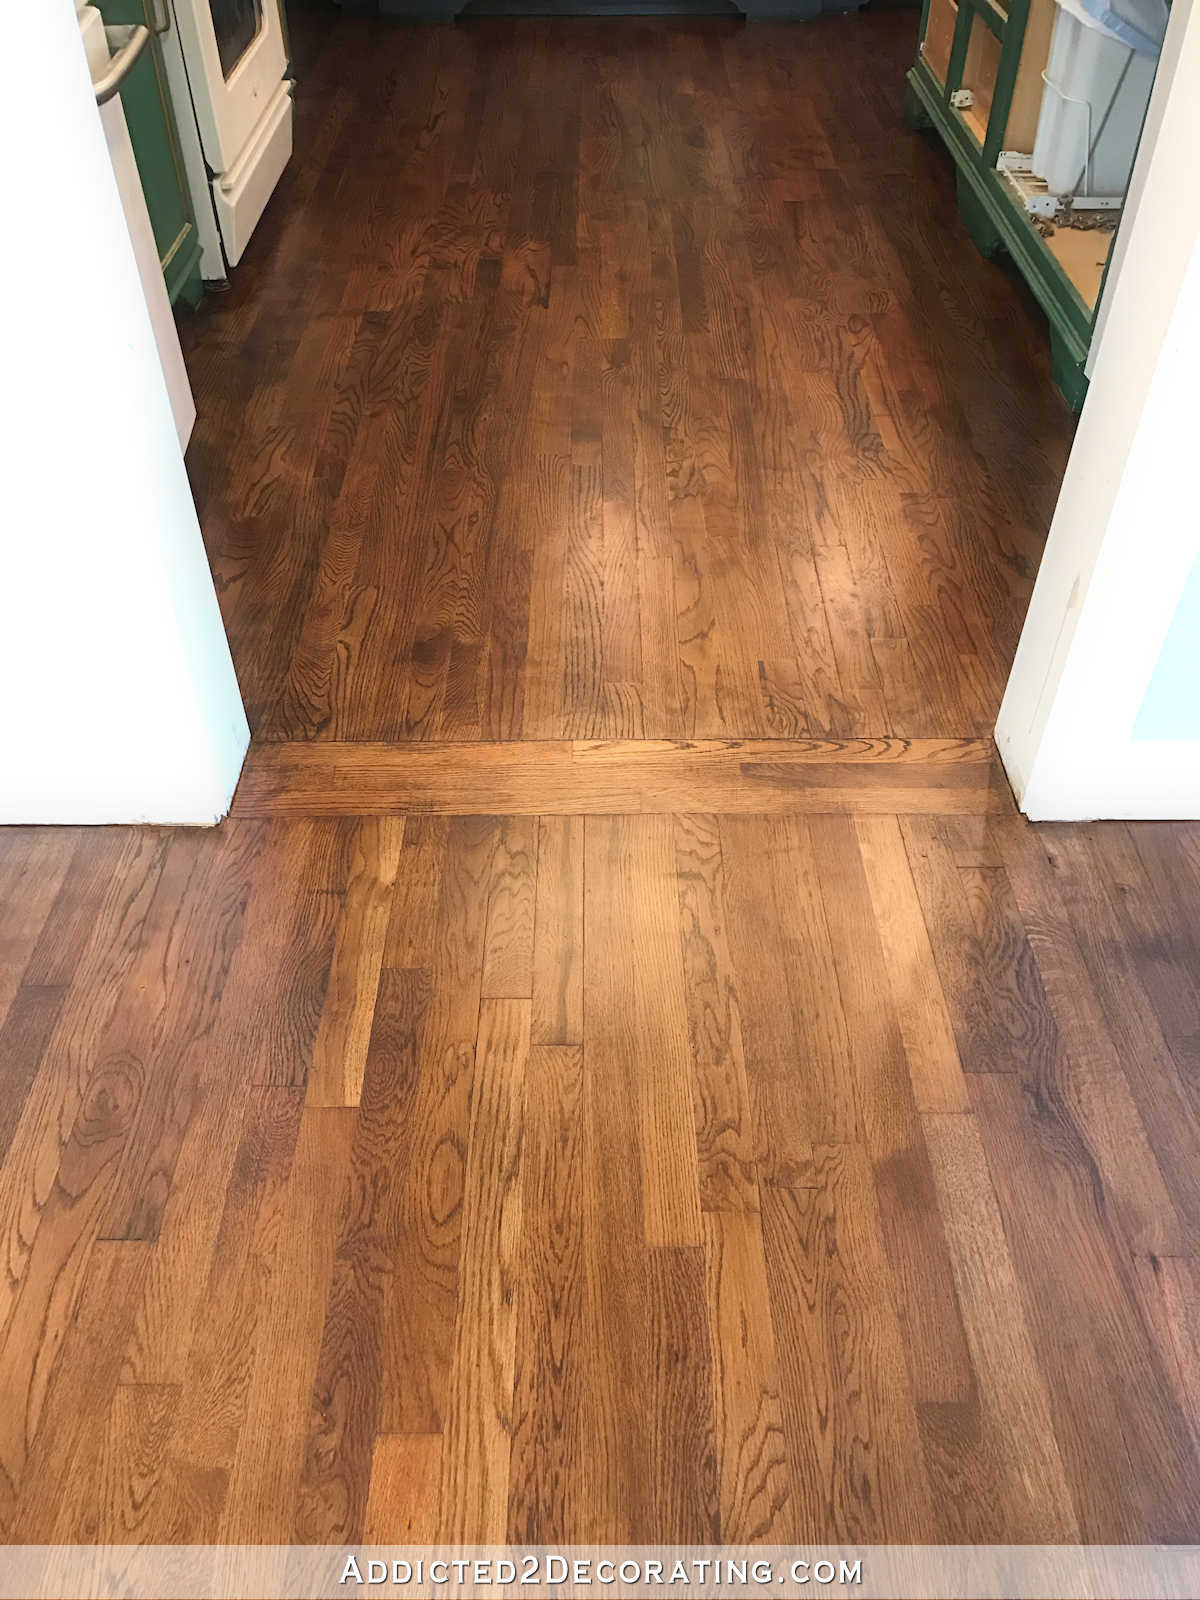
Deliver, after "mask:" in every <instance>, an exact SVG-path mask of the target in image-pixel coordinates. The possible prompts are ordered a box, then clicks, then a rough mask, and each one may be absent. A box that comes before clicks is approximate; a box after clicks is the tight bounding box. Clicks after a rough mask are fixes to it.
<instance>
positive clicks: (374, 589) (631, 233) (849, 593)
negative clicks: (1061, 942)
mask: <svg viewBox="0 0 1200 1600" xmlns="http://www.w3.org/2000/svg"><path fill="white" fill-rule="evenodd" d="M915 28H916V18H915V16H914V15H913V14H912V13H907V12H901V13H890V14H879V15H875V16H870V17H863V18H857V19H849V18H831V19H828V20H826V21H822V22H817V23H814V24H812V25H809V26H808V27H806V28H805V29H803V30H801V29H799V28H797V27H795V26H791V27H789V26H786V25H763V24H756V25H754V26H751V27H746V26H743V25H742V24H740V23H733V24H726V23H721V22H695V23H692V24H672V23H669V22H665V21H652V22H640V21H635V20H628V21H624V22H600V23H593V22H587V21H582V20H580V21H575V22H560V23H557V24H555V23H539V22H519V23H478V24H469V25H462V26H459V27H457V28H443V29H436V28H415V29H404V28H399V27H396V26H389V25H387V24H376V25H371V24H351V23H349V22H347V23H341V24H334V25H332V26H327V27H326V28H325V30H324V31H323V32H322V31H320V30H319V28H318V31H317V32H316V33H315V34H314V33H313V32H312V31H311V24H310V31H308V32H305V31H304V30H301V34H302V41H301V42H302V45H303V57H302V60H301V66H300V71H301V75H302V80H303V85H302V89H301V92H300V94H299V97H298V110H297V115H298V119H299V122H298V134H297V140H298V151H297V159H296V162H295V165H294V168H293V170H292V171H291V172H290V174H289V175H288V176H287V177H286V178H285V180H284V184H283V186H282V188H281V191H280V193H279V194H278V195H277V196H276V198H275V199H274V200H273V201H272V205H271V209H270V211H269V212H268V214H267V216H266V217H265V219H264V222H263V225H262V230H261V236H256V238H255V242H254V247H253V249H252V250H251V251H250V253H249V256H248V258H247V260H246V261H245V262H243V263H242V264H241V265H240V266H239V269H238V272H237V273H236V275H235V277H234V286H233V288H232V289H231V291H230V292H229V294H228V295H226V296H224V297H221V298H219V299H217V298H214V299H211V300H210V301H209V302H208V303H207V304H206V305H205V307H204V310H203V312H202V313H201V315H200V316H199V317H198V318H197V319H196V320H195V322H194V323H193V324H192V326H191V329H190V337H189V340H188V351H187V354H188V362H189V367H190V370H191V372H192V375H193V381H194V383H195V386H196V389H197V398H198V401H199V405H200V411H201V418H200V421H199V423H198V424H197V428H196V434H195V438H194V442H193V444H192V447H191V451H190V453H189V454H190V460H191V462H192V466H193V479H194V482H195V484H196V488H197V498H198V501H199V505H200V509H201V518H202V522H203V525H204V527H205V531H206V535H207V538H208V542H209V548H210V552H211V555H212V559H213V565H214V569H215V572H216V575H217V579H218V582H219V584H220V586H221V591H222V605H223V608H224V612H225V617H226V622H227V626H228V628H229V632H230V637H231V640H232V643H233V647H234V654H235V658H236V660H237V664H238V670H239V675H240V678H241V682H242V686H243V691H244V693H245V696H246V699H247V703H248V709H249V713H250V719H251V724H252V726H253V728H254V731H255V734H256V735H257V737H259V738H260V739H272V740H274V739H337V740H387V741H399V740H405V741H407V740H430V739H450V740H464V739H580V738H582V739H589V738H649V739H657V738H680V737H682V738H693V737H697V738H713V737H729V736H734V737H753V736H759V737H762V736H780V737H804V736H808V735H812V736H817V737H824V736H833V737H865V738H876V737H879V736H881V735H884V734H892V735H897V736H903V737H910V738H919V737H961V736H965V735H972V734H975V735H981V736H986V735H988V734H990V732H991V728H992V725H993V722H994V720H995V712H996V709H997V706H998V705H999V700H1000V694H1001V691H1002V688H1003V683H1004V679H1005V676H1006V674H1007V670H1008V665H1009V662H1010V660H1011V657H1012V653H1013V649H1014V647H1015V642H1016V637H1017V633H1018V631H1019V628H1020V624H1021V620H1022V618H1023V616H1024V610H1025V605H1026V602H1027V600H1028V596H1029V592H1030V587H1031V584H1032V579H1033V576H1034V573H1035V571H1036V567H1037V562H1038V558H1039V555H1040V551H1041V542H1042V538H1043V536H1044V532H1045V529H1046V528H1047V527H1048V526H1049V520H1050V514H1051V510H1052V508H1053V504H1054V498H1055V496H1056V494H1057V488H1058V482H1059V479H1060V477H1061V473H1062V468H1063V464H1064V461H1065V455H1066V448H1067V444H1068V441H1069V434H1070V419H1069V417H1068V414H1067V411H1066V408H1065V406H1064V405H1063V403H1062V401H1061V399H1060V398H1059V396H1058V394H1057V392H1056V391H1055V390H1054V388H1053V386H1052V384H1051V383H1050V382H1049V380H1048V354H1047V346H1046V329H1045V323H1044V320H1043V319H1042V318H1041V317H1040V316H1039V314H1038V313H1037V311H1036V308H1034V307H1032V305H1031V303H1030V302H1029V301H1028V299H1027V297H1026V296H1025V295H1024V292H1023V291H1022V290H1021V289H1020V287H1019V286H1018V284H1017V282H1016V280H1015V275H1014V276H1013V277H1009V276H1006V275H1005V274H1004V273H1003V272H1002V271H1001V270H1000V269H998V268H997V267H996V266H994V265H991V264H989V263H988V262H985V261H984V260H982V259H981V258H980V257H979V255H978V254H977V253H976V252H975V251H974V249H973V247H972V246H971V244H970V242H969V241H968V239H967V237H966V234H965V232H964V231H963V229H962V226H961V224H960V223H959V221H958V216H957V211H956V208H955V201H954V183H953V173H952V168H951V166H950V164H949V163H948V161H947V160H946V159H945V157H944V154H943V153H941V152H939V151H938V150H937V149H936V148H935V147H933V146H932V145H931V144H928V143H926V142H925V141H923V140H922V139H920V138H919V137H917V136H916V135H913V134H910V133H908V132H906V131H905V129H904V126H903V121H902V114H901V102H902V90H903V81H904V78H903V74H904V69H905V66H906V65H907V63H908V62H909V61H910V60H911V56H912V52H913V48H914V45H913V39H914V35H915Z"/></svg>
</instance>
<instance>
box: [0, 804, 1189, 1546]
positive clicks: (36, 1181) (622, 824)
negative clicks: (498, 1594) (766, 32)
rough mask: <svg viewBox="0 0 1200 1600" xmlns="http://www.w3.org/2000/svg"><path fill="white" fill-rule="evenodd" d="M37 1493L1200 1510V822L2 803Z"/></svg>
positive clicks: (366, 1501) (126, 1522)
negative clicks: (32, 807) (235, 810)
mask: <svg viewBox="0 0 1200 1600" xmlns="http://www.w3.org/2000/svg"><path fill="white" fill-rule="evenodd" d="M3 843H4V851H3V861H2V865H3V872H4V874H5V884H4V889H5V893H6V904H8V905H10V906H13V907H15V908H17V913H18V914H17V915H15V916H10V917H9V918H8V919H7V920H6V925H5V932H6V955H7V960H6V963H5V967H4V974H5V977H6V980H7V987H6V989H5V992H4V993H3V995H2V996H0V1002H2V1003H3V1004H4V1008H5V1014H6V1020H5V1023H4V1027H3V1031H2V1032H0V1062H2V1065H3V1074H4V1078H3V1082H4V1097H3V1102H2V1106H0V1109H2V1112H3V1122H2V1124H0V1134H2V1137H3V1141H4V1148H5V1151H6V1154H5V1161H4V1167H3V1174H2V1179H0V1229H2V1234H0V1238H2V1240H3V1249H4V1266H5V1272H4V1277H3V1280H2V1282H0V1289H2V1292H3V1301H4V1303H3V1317H4V1324H3V1325H4V1339H3V1344H2V1346H0V1389H2V1391H3V1393H4V1395H5V1397H6V1404H5V1406H4V1408H3V1409H2V1410H0V1511H2V1513H3V1524H4V1529H5V1533H6V1536H7V1537H8V1538H10V1539H16V1540H28V1541H41V1540H44V1539H63V1540H70V1541H80V1540H91V1539H119V1540H123V1539H139V1540H144V1541H156V1542H172V1541H176V1540H196V1541H212V1540H222V1541H224V1540H228V1541H232V1542H239V1541H241V1542H259V1541H261V1542H275V1541H288V1540H291V1539H296V1540H303V1541H310V1540H311V1541H341V1540H351V1541H353V1540H359V1539H363V1538H365V1539H369V1540H383V1541H388V1540H394V1541H405V1540H417V1541H424V1540H433V1539H435V1538H440V1539H446V1540H462V1541H473V1540H479V1541H489V1540H494V1541H501V1540H504V1539H505V1538H511V1539H514V1540H551V1541H557V1540H564V1541H570V1540H580V1541H586V1540H592V1539H596V1540H625V1541H631V1542H651V1541H654V1540H658V1539H679V1540H687V1541H695V1542H710V1541H715V1540H718V1539H724V1540H728V1541H740V1540H753V1539H760V1540H771V1541H789V1540H804V1539H809V1538H827V1539H828V1538H833V1537H837V1538H841V1539H846V1540H849V1541H851V1542H854V1541H872V1540H873V1541H879V1542H885V1541H894V1542H903V1541H909V1540H914V1541H938V1540H947V1541H952V1542H957V1541H975V1540H979V1541H1001V1542H1007V1541H1039V1542H1040V1541H1045V1542H1058V1541H1065V1542H1072V1541H1075V1540H1076V1539H1079V1538H1083V1539H1085V1540H1095V1541H1100V1542H1105V1541H1111V1542H1126V1541H1129V1542H1135V1543H1136V1542H1142V1541H1155V1540H1168V1541H1173V1540H1183V1539H1190V1540H1194V1539H1195V1538H1196V1537H1197V1535H1198V1534H1200V1470H1198V1459H1197V1434H1196V1423H1197V1417H1198V1409H1197V1408H1198V1405H1200V1362H1198V1359H1197V1355H1198V1352H1197V1347H1196V1330H1197V1328H1198V1327H1200V1271H1198V1270H1197V1260H1196V1241H1197V1237H1198V1233H1197V1229H1198V1227H1200V1176H1198V1174H1200V1165H1198V1163H1197V1160H1196V1156H1197V1152H1198V1151H1200V1008H1198V1001H1197V989H1196V984H1195V976H1196V972H1197V971H1198V970H1200V949H1198V948H1197V937H1196V932H1195V930H1196V929H1197V928H1200V829H1198V828H1197V827H1195V826H1192V827H1188V828H1167V827H1161V826H1148V827H1141V828H1136V829H1131V828H1128V827H1125V826H1122V825H1096V826H1091V827H1086V828H1072V829H1030V828H1029V827H1028V826H1027V825H1026V824H1025V823H1024V822H1023V821H1022V820H1021V819H1020V818H1018V817H1014V816H1011V815H1010V816H996V815H984V816H976V815H957V816H941V817H936V818H930V817H923V816H911V817H904V818H897V817H895V816H894V815H890V814H887V813H879V814H874V815H859V816H857V817H850V816H846V815H844V814H837V813H835V812H825V813H823V814H819V815H812V816H796V815H783V816H775V817H757V816H746V815H731V814H716V815H714V814H690V815H682V816H675V817H672V816H669V815H624V816H623V815H615V816H588V817H586V818H584V817H577V816H546V817H542V818H541V819H538V818H535V817H529V816H515V817H507V818H505V817H498V818H497V817H480V816H470V817H464V816H455V817H439V816H429V815H423V816H418V817H408V818H401V817H371V818H365V819H358V818H349V817H343V818H340V819H309V820H274V821H268V820H247V821H231V822H229V823H227V824H226V825H225V826H224V827H222V828H221V829H219V830H217V831H215V832H211V833H198V832H192V833H179V834H174V835H171V834H167V833H160V832H155V831H150V830H129V831H126V832H121V831H118V830H113V831H103V830H101V831H87V832H82V833H78V834H77V833H74V832H72V831H70V830H60V831H55V832H51V831H49V830H45V831H28V832H26V831H15V832H9V833H8V834H6V835H5V838H4V841H3Z"/></svg>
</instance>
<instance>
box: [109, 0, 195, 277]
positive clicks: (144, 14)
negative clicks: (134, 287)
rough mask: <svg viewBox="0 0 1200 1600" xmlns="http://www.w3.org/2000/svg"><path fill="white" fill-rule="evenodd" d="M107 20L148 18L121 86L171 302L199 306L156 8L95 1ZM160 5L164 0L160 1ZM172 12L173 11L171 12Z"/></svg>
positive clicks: (188, 200)
mask: <svg viewBox="0 0 1200 1600" xmlns="http://www.w3.org/2000/svg"><path fill="white" fill-rule="evenodd" d="M95 3H96V5H97V8H98V9H99V11H100V14H101V15H102V16H103V18H104V20H105V22H106V23H109V24H110V25H111V24H117V23H129V22H134V23H136V22H143V23H145V25H146V26H147V27H148V28H149V29H150V32H151V39H150V44H149V48H148V49H146V50H143V52H142V56H141V59H140V60H139V61H138V62H137V63H136V65H135V66H134V68H133V70H132V72H130V74H129V76H128V78H126V80H125V82H124V83H123V84H122V85H121V106H122V109H123V110H124V112H125V122H126V125H127V126H128V128H129V139H130V143H131V144H132V145H133V156H134V160H135V161H136V162H137V169H138V176H139V178H140V179H141V180H142V193H143V194H144V195H145V197H146V210H147V211H148V212H149V213H150V227H151V229H152V230H153V233H154V242H155V244H156V245H157V246H158V257H159V261H160V262H161V263H162V269H163V278H164V280H165V282H166V285H167V294H168V295H169V296H170V299H171V304H172V305H175V304H176V302H177V301H180V300H182V301H184V302H185V303H186V304H188V305H191V306H196V305H199V303H200V300H201V298H202V296H203V294H204V285H203V282H202V281H201V277H200V235H199V232H198V230H197V228H196V215H195V212H194V211H193V209H192V197H191V192H190V191H189V189H188V185H187V177H186V174H185V172H184V167H183V152H182V150H181V149H180V146H179V134H178V131H177V129H176V126H175V114H174V112H173V110H172V108H171V98H170V94H169V91H168V89H167V75H166V69H165V67H164V65H163V59H162V47H161V45H160V44H159V40H158V35H157V33H156V31H155V30H156V28H157V26H158V21H157V20H156V18H155V16H154V15H153V13H152V9H151V8H152V3H153V0H95ZM159 3H160V5H161V4H162V3H163V0H159ZM168 15H169V12H168Z"/></svg>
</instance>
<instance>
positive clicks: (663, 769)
mask: <svg viewBox="0 0 1200 1600" xmlns="http://www.w3.org/2000/svg"><path fill="white" fill-rule="evenodd" d="M1012 810H1013V800H1012V794H1011V792H1010V790H1009V788H1008V784H1007V782H1006V781H1005V779H1004V776H1003V773H1002V772H1001V770H1000V767H999V764H998V762H997V760H996V757H995V754H994V751H993V749H992V746H991V743H990V741H988V740H984V739H924V740H920V739H919V740H907V739H844V740H836V739H835V740H821V739H811V740H772V739H748V740H741V739H735V740H727V739H702V740H686V741H685V740H675V741H672V740H648V741H647V740H639V739H622V740H613V741H606V740H601V741H595V740H574V741H537V740H525V741H521V742H518V743H501V744H491V743H472V744H454V743H450V744H441V743H439V744H428V743H425V744H419V745H395V744H393V745H381V744H362V745H359V744H322V743H308V744H261V745H258V746H256V747H255V748H254V749H252V751H251V753H250V756H249V759H248V761H247V764H246V768H245V771H244V772H243V774H242V779H241V782H240V784H239V785H238V792H237V795H236V797H235V800H234V805H233V814H234V816H236V817H239V818H243V817H339V816H344V817H351V816H362V815H371V814H379V815H399V814H403V813H406V812H423V813H432V814H434V815H448V816H478V815H480V814H481V813H487V812H492V813H497V814H499V813H510V814H511V813H515V814H518V815H547V814H550V815H557V814H568V815H575V816H579V815H584V816H593V815H601V816H602V815H605V814H608V813H612V812H622V813H631V812H643V813H655V814H663V813H678V812H689V811H701V812H720V813H731V814H737V813H744V812H748V813H752V814H754V815H759V814H761V813H763V812H772V811H774V812H780V813H784V814H787V813H791V812H813V811H847V812H865V813H868V814H876V813H887V814H893V815H894V814H896V813H900V812H916V813H922V814H927V813H937V812H949V813H952V814H959V813H966V814H972V813H979V812H999V813H1011V812H1012Z"/></svg>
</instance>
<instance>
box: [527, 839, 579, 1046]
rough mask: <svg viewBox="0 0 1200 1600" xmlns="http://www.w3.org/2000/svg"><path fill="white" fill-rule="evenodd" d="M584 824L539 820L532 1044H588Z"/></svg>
mask: <svg viewBox="0 0 1200 1600" xmlns="http://www.w3.org/2000/svg"><path fill="white" fill-rule="evenodd" d="M583 827H584V824H583V818H582V817H541V818H539V820H538V860H537V892H536V900H535V906H534V934H533V988H532V1022H531V1038H532V1039H533V1042H534V1043H535V1044H580V1043H582V1041H583Z"/></svg>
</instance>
